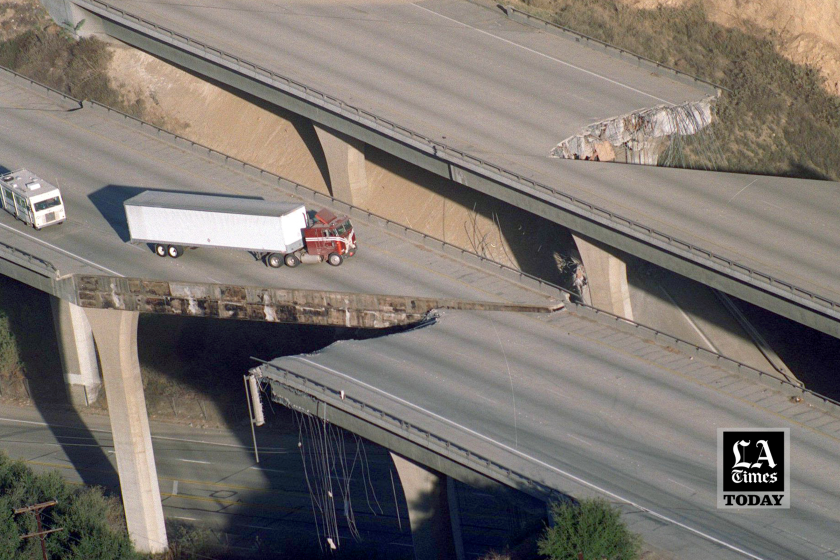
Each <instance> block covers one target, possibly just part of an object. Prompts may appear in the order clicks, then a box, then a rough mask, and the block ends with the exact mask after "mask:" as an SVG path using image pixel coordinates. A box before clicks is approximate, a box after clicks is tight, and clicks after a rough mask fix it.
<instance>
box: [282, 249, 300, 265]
mask: <svg viewBox="0 0 840 560" xmlns="http://www.w3.org/2000/svg"><path fill="white" fill-rule="evenodd" d="M283 262H285V263H286V266H288V267H289V268H294V267H296V266H297V265H299V264H300V259H299V258H297V255H295V254H294V253H289V254H288V255H286V256H285V257H283Z"/></svg>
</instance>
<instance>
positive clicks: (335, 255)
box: [327, 253, 344, 266]
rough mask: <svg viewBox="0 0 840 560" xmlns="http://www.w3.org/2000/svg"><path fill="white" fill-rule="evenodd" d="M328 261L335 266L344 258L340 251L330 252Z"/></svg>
mask: <svg viewBox="0 0 840 560" xmlns="http://www.w3.org/2000/svg"><path fill="white" fill-rule="evenodd" d="M327 262H328V263H330V264H331V265H333V266H338V265H340V264H341V263H343V262H344V259H343V258H341V255H339V254H338V253H330V256H329V257H327Z"/></svg>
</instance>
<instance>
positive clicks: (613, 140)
mask: <svg viewBox="0 0 840 560" xmlns="http://www.w3.org/2000/svg"><path fill="white" fill-rule="evenodd" d="M716 101H717V96H707V97H705V98H704V99H701V100H699V101H686V102H685V103H681V104H679V105H671V104H661V105H656V106H654V107H648V108H644V109H638V110H636V111H631V112H629V113H625V114H623V115H619V116H617V117H611V118H608V119H604V120H602V121H599V122H596V123H592V124H589V125H587V126H585V127H583V128H582V129H581V130H580V131H579V132H578V133H577V134H575V135H573V136H570V137H568V138H566V139H565V140H563V141H561V142H560V143H559V144H557V146H555V147H554V148H552V150H551V151H550V152H549V156H550V157H554V158H564V159H583V160H593V161H625V162H626V163H646V164H648V165H655V164H656V161H657V158H658V157H659V152H660V151H661V150H662V149H663V148H664V147H665V145H666V144H665V142H666V141H667V140H668V139H669V138H671V137H673V136H690V135H693V134H697V133H698V132H700V131H701V130H703V129H704V128H706V127H708V126H709V125H711V124H712V119H713V115H712V107H713V105H714V103H715V102H716ZM646 151H650V152H652V154H649V155H648V158H647V159H646V161H633V158H631V155H635V154H639V153H642V152H646ZM617 152H621V153H624V157H623V158H620V157H617ZM628 152H629V153H628ZM651 155H652V157H651Z"/></svg>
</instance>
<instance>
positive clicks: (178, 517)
mask: <svg viewBox="0 0 840 560" xmlns="http://www.w3.org/2000/svg"><path fill="white" fill-rule="evenodd" d="M171 519H184V520H186V521H198V519H196V518H195V517H180V516H177V515H173V516H172V518H171Z"/></svg>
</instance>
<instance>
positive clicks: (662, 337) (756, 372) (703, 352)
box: [566, 302, 840, 414]
mask: <svg viewBox="0 0 840 560" xmlns="http://www.w3.org/2000/svg"><path fill="white" fill-rule="evenodd" d="M566 309H567V310H569V311H572V312H575V311H578V310H584V313H583V315H586V314H589V315H592V316H595V317H605V318H609V320H610V322H612V323H614V324H618V325H626V326H628V327H630V328H632V329H633V331H634V334H635V333H636V332H639V331H641V333H642V336H645V335H646V338H650V339H652V340H655V341H657V342H660V343H664V344H666V345H667V346H671V347H672V348H675V349H677V350H680V351H683V352H685V351H686V350H688V351H690V353H691V354H693V355H695V356H697V357H698V358H700V359H702V360H703V361H705V362H707V363H711V364H713V365H716V366H719V367H721V368H723V369H725V370H727V371H734V372H737V373H744V374H747V375H751V376H753V377H756V378H757V379H759V380H760V381H772V382H773V384H778V385H781V386H782V387H785V388H786V389H787V392H788V393H789V394H795V395H803V396H807V397H809V400H810V401H811V402H812V404H814V403H816V404H828V405H833V407H836V408H833V409H827V410H826V411H827V412H830V413H832V414H837V412H838V411H840V401H837V400H835V399H832V398H831V397H827V396H825V395H822V394H820V393H817V392H816V391H812V390H811V389H808V388H806V387H804V386H803V385H798V384H796V383H793V382H792V381H790V380H789V379H787V378H785V377H779V376H778V375H775V374H773V373H769V372H766V371H762V370H760V369H757V368H754V367H752V366H749V365H747V364H745V363H743V362H739V361H738V360H735V359H732V358H728V357H726V356H724V355H723V354H718V353H716V352H712V351H711V350H707V349H705V348H702V347H700V346H697V345H696V344H692V343H691V342H688V341H685V340H683V339H681V338H677V337H676V336H672V335H670V334H667V333H664V332H662V331H660V330H657V329H655V328H653V327H649V326H647V325H644V324H642V323H637V322H636V321H631V320H630V319H625V318H624V317H621V316H619V315H615V314H614V313H610V312H609V311H604V310H601V309H597V308H595V307H592V306H591V305H586V304H584V303H579V302H570V303H569V304H568V305H567V306H566ZM605 322H606V321H605Z"/></svg>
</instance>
